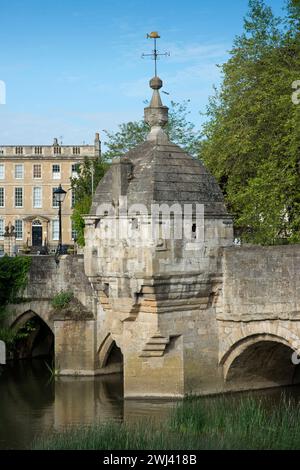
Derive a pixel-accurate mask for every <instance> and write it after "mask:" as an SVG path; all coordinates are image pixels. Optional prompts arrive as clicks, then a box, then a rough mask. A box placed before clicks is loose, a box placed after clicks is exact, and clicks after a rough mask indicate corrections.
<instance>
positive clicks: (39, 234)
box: [32, 222, 43, 246]
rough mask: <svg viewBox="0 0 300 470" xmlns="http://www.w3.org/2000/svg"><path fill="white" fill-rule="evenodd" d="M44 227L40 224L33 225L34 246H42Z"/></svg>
mask: <svg viewBox="0 0 300 470" xmlns="http://www.w3.org/2000/svg"><path fill="white" fill-rule="evenodd" d="M42 244H43V227H42V224H40V223H35V222H33V223H32V246H42Z"/></svg>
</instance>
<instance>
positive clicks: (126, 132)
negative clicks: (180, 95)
mask: <svg viewBox="0 0 300 470" xmlns="http://www.w3.org/2000/svg"><path fill="white" fill-rule="evenodd" d="M189 102H190V101H189V100H187V101H184V102H183V103H176V102H175V101H171V103H170V108H169V121H168V124H167V126H166V128H165V130H166V132H167V134H168V135H169V138H170V140H171V141H172V142H174V143H175V144H178V145H179V146H180V147H182V148H184V149H185V150H186V151H187V152H188V153H190V155H193V156H196V155H197V153H198V151H199V140H200V133H199V132H198V131H196V130H195V125H194V124H193V123H191V122H190V121H189V119H188V116H189V114H190V111H189V110H188V106H189ZM146 104H147V103H146ZM105 133H106V136H107V138H108V140H107V142H105V144H106V146H107V151H106V152H105V154H104V157H105V158H106V159H107V160H111V159H112V158H114V157H120V156H122V155H124V154H125V153H127V152H128V151H129V150H130V149H132V148H134V147H136V146H137V145H138V144H141V143H142V142H145V140H146V138H147V134H148V133H149V126H148V124H146V123H145V121H144V120H143V119H141V120H140V121H134V122H127V123H123V124H120V125H119V129H118V131H117V132H115V133H112V132H108V131H105Z"/></svg>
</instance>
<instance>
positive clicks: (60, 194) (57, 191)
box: [53, 184, 67, 256]
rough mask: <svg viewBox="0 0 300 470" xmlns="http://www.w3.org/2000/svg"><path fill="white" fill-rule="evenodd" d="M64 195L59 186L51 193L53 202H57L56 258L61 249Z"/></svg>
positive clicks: (65, 192) (64, 192)
mask: <svg viewBox="0 0 300 470" xmlns="http://www.w3.org/2000/svg"><path fill="white" fill-rule="evenodd" d="M66 194H67V191H65V190H64V189H63V188H62V187H61V184H60V185H59V186H58V188H56V189H55V190H54V191H53V195H54V198H55V201H56V202H58V225H59V242H58V247H57V255H58V256H59V255H60V254H61V248H62V224H61V205H62V203H63V202H64V200H65V197H66Z"/></svg>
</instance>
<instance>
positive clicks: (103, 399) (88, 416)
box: [0, 359, 300, 449]
mask: <svg viewBox="0 0 300 470" xmlns="http://www.w3.org/2000/svg"><path fill="white" fill-rule="evenodd" d="M283 392H284V393H285V395H287V396H289V397H293V398H295V399H296V401H299V397H300V386H296V387H288V388H284V389H282V388H281V389H273V390H265V391H255V392H251V395H253V396H258V397H260V398H261V397H263V398H264V401H265V402H266V404H267V406H271V407H274V406H276V402H278V400H279V398H280V397H281V395H282V393H283ZM237 395H240V394H235V395H234V396H237ZM228 398H229V399H230V397H228ZM214 399H215V398H214V397H210V398H203V403H204V404H205V403H206V402H207V401H210V402H211V401H212V400H214ZM173 405H174V401H166V400H152V401H150V400H125V401H124V400H123V385H122V376H121V375H110V376H102V377H95V378H92V377H60V378H57V379H56V380H52V381H51V380H49V371H48V369H47V368H46V366H45V363H44V361H43V360H37V359H34V360H26V361H19V362H16V363H15V364H8V365H7V366H5V368H4V369H0V449H25V448H30V446H31V443H32V441H33V439H34V438H35V437H36V436H40V435H41V434H42V433H46V434H47V433H48V432H51V431H59V430H62V429H65V428H66V427H68V426H73V425H78V424H92V423H101V422H105V421H107V420H111V419H112V420H114V421H118V422H120V421H122V420H124V421H126V422H132V421H135V420H137V419H145V418H147V419H149V418H151V419H154V420H164V419H166V418H167V416H168V414H169V412H170V409H171V408H172V407H173Z"/></svg>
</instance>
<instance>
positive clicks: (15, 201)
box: [14, 186, 24, 209]
mask: <svg viewBox="0 0 300 470" xmlns="http://www.w3.org/2000/svg"><path fill="white" fill-rule="evenodd" d="M16 189H22V205H21V206H17V204H16V203H17V198H16ZM14 203H15V204H14V207H15V208H18V209H22V208H23V207H24V188H23V187H22V186H15V187H14Z"/></svg>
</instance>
